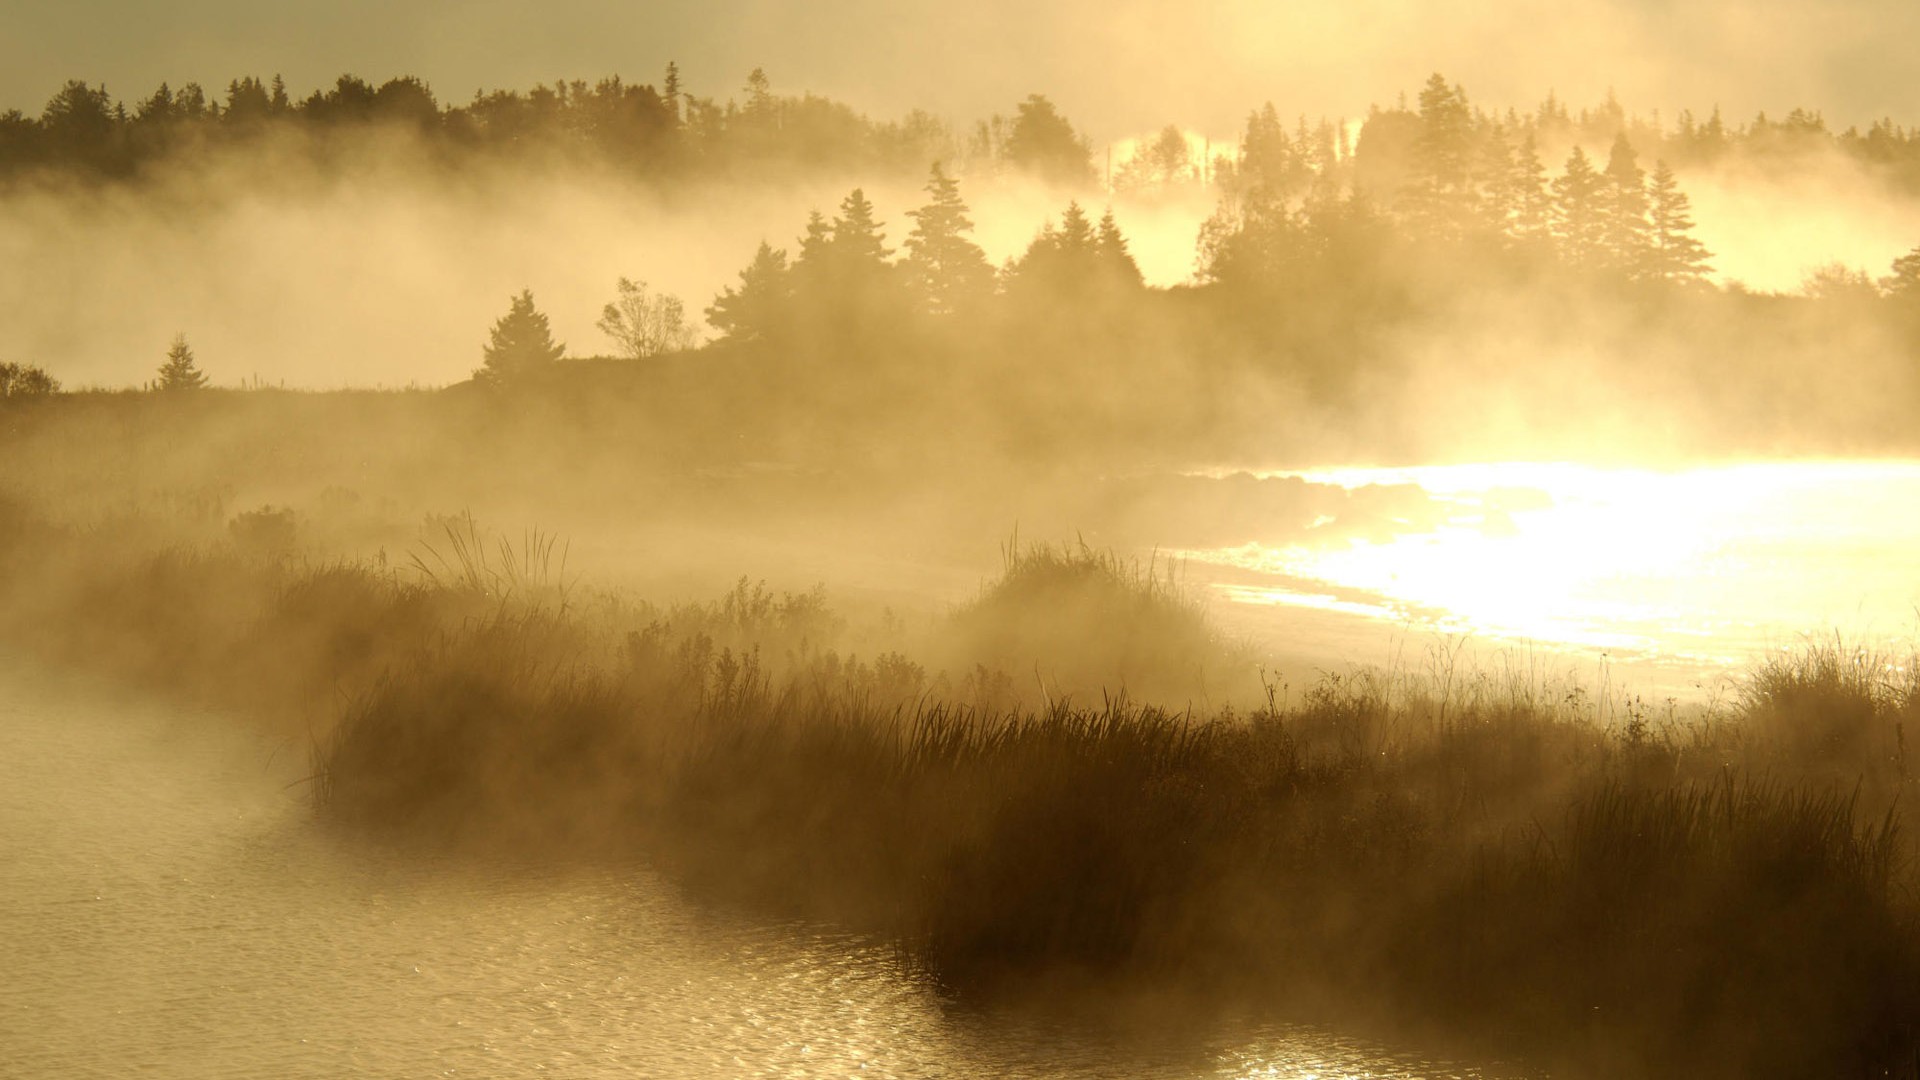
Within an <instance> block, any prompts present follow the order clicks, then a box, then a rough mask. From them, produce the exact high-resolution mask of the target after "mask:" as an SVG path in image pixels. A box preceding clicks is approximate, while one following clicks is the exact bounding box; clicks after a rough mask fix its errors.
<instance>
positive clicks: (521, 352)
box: [473, 289, 567, 388]
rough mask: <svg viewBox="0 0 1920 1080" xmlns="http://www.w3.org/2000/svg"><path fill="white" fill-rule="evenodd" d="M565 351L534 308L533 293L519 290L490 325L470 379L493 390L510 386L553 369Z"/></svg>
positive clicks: (550, 327) (563, 346) (551, 329)
mask: <svg viewBox="0 0 1920 1080" xmlns="http://www.w3.org/2000/svg"><path fill="white" fill-rule="evenodd" d="M566 351H567V350H566V346H565V345H561V344H559V343H557V342H555V341H554V340H553V328H552V326H551V325H549V324H548V322H547V317H546V316H545V315H544V314H541V312H540V311H539V309H537V308H535V307H534V306H533V292H532V290H530V289H529V290H522V291H521V293H520V295H518V296H516V297H513V299H512V300H511V302H510V303H509V305H508V307H507V313H506V314H505V315H502V316H501V317H500V319H499V321H497V322H495V323H494V324H493V330H492V332H491V333H490V334H489V335H488V339H487V344H486V346H485V347H484V348H483V349H482V350H481V356H482V363H481V366H480V367H479V368H478V369H477V370H475V371H474V373H473V379H474V381H475V382H476V383H479V384H481V385H483V386H489V387H494V388H500V387H508V386H512V385H513V384H514V383H516V382H518V381H521V380H523V379H525V378H527V377H528V376H530V375H533V374H536V373H538V372H539V371H541V370H543V369H545V368H548V367H550V366H552V365H553V363H554V362H555V361H557V360H559V359H560V358H561V357H562V356H564V355H566Z"/></svg>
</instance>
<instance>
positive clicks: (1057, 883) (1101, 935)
mask: <svg viewBox="0 0 1920 1080" xmlns="http://www.w3.org/2000/svg"><path fill="white" fill-rule="evenodd" d="M535 546H537V545H535ZM16 555H18V551H17V549H16ZM1046 560H1047V561H1046V563H1045V564H1044V565H1038V564H1036V565H1032V566H1025V565H1021V564H1018V563H1016V564H1015V565H1013V566H1010V568H1009V575H1008V576H1009V580H1011V581H1016V582H1017V581H1020V580H1022V579H1021V578H1020V575H1022V574H1027V575H1030V577H1031V580H1030V581H1027V582H1026V585H1023V586H1022V587H1020V588H1011V587H1009V588H1001V589H997V590H995V589H990V590H988V592H987V593H986V594H984V596H985V597H986V598H987V599H986V600H983V602H982V603H981V604H978V605H974V606H972V607H970V608H969V609H967V611H964V612H962V614H961V616H960V618H959V621H960V622H961V624H962V629H963V631H965V632H967V633H970V634H977V633H979V632H980V631H979V627H978V626H977V625H976V626H967V625H966V623H965V620H966V619H968V618H970V617H977V615H974V614H971V613H974V612H977V611H978V610H979V609H980V608H981V607H984V606H988V605H989V604H991V605H999V606H1003V607H1006V608H1007V610H996V612H995V618H996V620H998V623H999V624H1017V623H1018V622H1019V621H1020V619H1021V615H1022V612H1021V611H1020V610H1018V608H1019V605H1018V604H1017V603H1015V602H1014V601H1015V598H1017V597H1018V596H1020V595H1022V594H1023V593H1026V594H1030V595H1033V596H1036V597H1039V598H1040V601H1039V602H1040V603H1042V604H1043V605H1044V607H1045V610H1046V611H1047V612H1048V613H1049V617H1053V616H1057V615H1058V613H1059V611H1060V610H1061V609H1062V607H1063V606H1066V605H1063V604H1062V603H1061V602H1060V596H1061V595H1062V589H1063V588H1064V589H1065V590H1066V591H1067V592H1068V593H1069V594H1071V595H1072V596H1077V597H1082V598H1085V597H1092V598H1094V599H1093V600H1091V601H1086V602H1087V603H1090V604H1092V605H1093V607H1094V608H1095V609H1096V610H1099V611H1101V612H1103V614H1102V616H1101V618H1102V619H1104V620H1109V621H1110V620H1113V619H1122V618H1126V617H1128V616H1126V615H1125V611H1126V608H1125V605H1124V604H1120V605H1118V606H1116V603H1115V601H1114V598H1115V597H1123V596H1124V594H1125V593H1126V591H1127V590H1128V589H1130V588H1135V589H1137V588H1142V587H1143V586H1142V585H1141V579H1140V578H1139V577H1138V576H1135V577H1129V576H1128V575H1127V574H1126V573H1125V572H1123V571H1122V570H1118V569H1116V568H1115V566H1114V565H1113V564H1112V563H1110V562H1106V561H1103V560H1102V559H1100V558H1098V557H1094V556H1091V555H1087V556H1084V557H1079V558H1078V559H1077V561H1076V556H1074V555H1073V554H1072V553H1066V554H1062V553H1060V552H1053V553H1049V554H1048V555H1047V556H1046ZM25 561H26V560H23V559H21V558H17V557H16V558H15V559H13V560H11V561H10V562H9V565H10V566H11V567H13V568H14V572H15V575H16V576H15V577H13V578H10V579H9V588H10V591H12V592H13V593H14V594H15V595H22V594H24V593H25V591H26V590H25V588H24V585H23V580H22V578H20V577H19V576H18V575H19V568H20V567H21V566H22V565H24V562H25ZM516 565H517V566H518V567H519V569H518V570H515V571H514V572H512V573H506V572H504V571H502V572H501V573H488V572H486V571H485V569H484V567H482V568H481V569H479V570H476V569H475V568H474V567H473V566H472V565H471V564H470V563H462V564H460V566H459V568H458V570H457V572H455V570H454V569H453V568H449V571H448V572H447V573H444V574H441V575H439V576H437V577H436V576H433V575H428V576H426V577H422V576H420V575H413V576H411V577H409V576H405V575H398V574H394V573H389V572H385V571H379V570H376V569H371V568H366V567H352V566H331V567H323V568H319V569H306V568H296V567H293V566H290V565H287V564H278V565H275V566H264V567H263V566H261V565H259V564H257V563H254V562H249V561H247V560H245V559H243V558H241V557H239V556H237V555H231V554H229V555H219V554H213V555H205V554H203V555H191V554H184V553H178V552H176V553H173V554H165V555H161V556H158V557H143V558H137V559H123V560H121V561H120V562H119V563H117V564H116V565H115V566H114V567H113V568H112V572H110V573H109V572H104V571H99V568H97V567H96V568H95V570H96V571H97V572H95V573H91V574H86V575H79V576H77V577H75V578H74V579H73V580H72V581H70V582H67V583H65V584H63V585H59V586H58V587H55V586H53V585H49V584H47V575H45V574H34V575H32V578H33V580H34V581H35V582H37V583H38V587H37V588H36V590H34V605H35V606H34V610H35V611H37V612H38V613H39V618H40V619H41V620H42V621H41V622H39V623H38V624H35V625H38V626H39V627H40V628H41V632H40V633H39V634H38V641H37V645H38V647H41V648H47V649H51V650H64V651H65V652H67V653H69V654H71V655H77V656H78V657H79V658H81V659H90V660H93V661H95V662H99V661H101V660H102V659H103V658H104V659H107V660H110V661H112V662H115V663H119V664H121V665H122V666H123V667H124V668H125V669H127V670H130V671H133V672H135V673H136V674H138V675H139V676H140V677H143V678H147V679H150V680H154V681H157V682H162V683H165V684H167V685H171V686H176V687H179V688H182V689H186V690H189V691H192V692H196V693H212V694H216V695H224V696H225V697H226V698H227V699H229V700H249V701H256V702H262V703H264V702H268V701H271V700H273V699H274V698H275V696H276V695H280V696H281V697H292V696H298V695H315V694H319V695H320V696H321V699H322V700H323V701H324V702H325V703H326V707H327V708H328V709H330V710H332V711H333V713H334V714H335V719H334V721H333V722H332V723H331V725H330V726H329V727H327V728H326V729H325V731H324V734H322V735H321V736H320V737H319V738H318V740H317V742H316V749H315V789H316V792H317V794H318V798H319V802H320V804H321V806H322V808H323V811H324V813H325V814H326V815H327V816H328V817H329V818H331V819H333V820H336V821H339V822H342V823H344V824H348V825H351V826H354V827H357V828H363V829H369V830H375V831H379V832H382V833H385V834H390V835H397V836H404V837H408V838H410V839H412V840H416V841H422V840H423V841H426V842H431V843H437V844H454V845H481V846H486V847H490V848H491V847H511V848H517V849H521V850H527V851H536V852H543V853H566V854H569V855H576V856H585V857H631V856H639V857H645V858H648V859H651V860H653V861H655V862H656V863H658V864H660V865H662V866H664V867H665V868H667V869H668V870H669V871H671V872H672V873H673V874H674V875H675V876H676V877H677V878H678V879H679V880H681V881H683V882H685V883H686V884H687V886H688V887H689V888H691V889H693V890H694V891H696V892H697V893H699V894H701V895H706V896H710V897H714V898H716V899H724V900H727V901H730V902H736V903H745V904H750V905H754V906H757V907H761V908H766V909H769V910H778V911H781V912H783V913H794V914H801V915H805V916H809V917H815V918H825V919H832V920H836V921H839V922H842V923H844V924H847V925H850V926H855V927H860V928H864V929H869V930H872V931H875V932H878V933H883V934H886V935H889V936H890V937H891V938H892V939H894V940H896V941H898V942H899V943H900V945H901V947H902V949H903V950H904V952H905V953H906V954H907V955H908V956H910V957H912V958H913V959H914V960H915V961H916V962H918V963H919V964H921V965H923V966H924V967H925V968H926V969H927V970H929V971H930V972H932V973H933V974H934V975H935V976H936V977H937V978H938V979H940V980H941V981H942V982H943V983H944V984H945V985H946V986H948V987H949V988H950V989H951V990H952V991H953V992H954V993H955V994H956V995H958V996H959V997H961V998H963V999H968V1000H980V999H995V998H1002V997H1008V996H1013V997H1018V996H1020V995H1022V994H1026V993H1032V992H1035V989H1036V988H1038V987H1055V986H1058V985H1062V984H1063V983H1073V982H1076V981H1077V982H1078V983H1079V984H1081V985H1103V986H1113V985H1117V984H1131V985H1151V986H1155V987H1159V988H1161V989H1165V990H1168V991H1171V992H1177V993H1180V994H1183V995H1185V996H1186V997H1188V998H1189V999H1193V1000H1200V999H1211V1000H1215V1001H1220V1002H1233V1003H1235V1004H1236V1005H1245V1004H1249V1003H1252V1004H1256V1005H1259V1006H1262V1007H1267V1008H1272V1009H1276V1010H1281V1011H1284V1012H1286V1013H1288V1014H1290V1015H1297V1016H1302V1017H1307V1018H1314V1019H1321V1020H1331V1021H1335V1022H1358V1023H1369V1024H1371V1023H1377V1024H1381V1025H1392V1026H1394V1027H1395V1028H1396V1029H1398V1030H1406V1029H1408V1028H1411V1027H1419V1028H1421V1029H1423V1030H1426V1031H1429V1032H1441V1033H1445V1034H1447V1035H1448V1036H1451V1037H1458V1038H1462V1039H1465V1040H1468V1041H1469V1042H1471V1043H1472V1044H1473V1045H1477V1046H1480V1047H1483V1048H1486V1049H1489V1050H1493V1051H1497V1052H1501V1053H1518V1054H1521V1055H1523V1056H1526V1057H1528V1058H1530V1059H1532V1060H1536V1061H1539V1062H1543V1063H1546V1064H1549V1065H1553V1066H1558V1067H1560V1068H1561V1069H1562V1070H1563V1071H1566V1072H1573V1073H1580V1074H1588V1075H1599V1076H1636V1075H1654V1076H1698V1075H1713V1076H1783V1077H1785V1076H1863V1075H1912V1065H1913V1062H1914V1054H1915V1049H1916V1030H1917V1028H1920V934H1917V933H1916V925H1915V923H1914V921H1913V920H1914V904H1913V899H1914V894H1913V884H1914V876H1913V866H1912V862H1911V859H1910V855H1911V852H1912V850H1913V845H1912V843H1911V839H1910V837H1909V836H1908V835H1907V834H1906V833H1905V832H1903V831H1902V829H1901V817H1900V811H1899V807H1900V801H1901V796H1902V793H1903V792H1904V791H1905V789H1906V787H1907V785H1908V784H1909V782H1910V781H1909V777H1908V775H1907V762H1906V757H1905V749H1904V748H1905V731H1906V729H1907V727H1908V726H1909V724H1910V723H1911V722H1912V721H1913V720H1914V719H1915V718H1916V710H1917V709H1920V694H1916V690H1915V681H1914V675H1913V669H1912V667H1911V665H1908V666H1907V667H1906V668H1905V669H1903V670H1902V669H1898V668H1897V667H1896V666H1894V665H1890V664H1888V663H1887V662H1886V660H1885V658H1881V657H1874V656H1870V655H1867V654H1863V653H1858V652H1855V651H1851V650H1848V649H1846V648H1843V647H1841V646H1840V645H1838V644H1833V645H1825V646H1815V647H1810V648H1807V649H1804V650H1801V651H1799V652H1797V653H1794V654H1792V655H1790V656H1785V657H1782V658H1780V659H1778V660H1776V661H1774V662H1771V663H1769V664H1766V665H1763V666H1762V667H1760V668H1758V669H1757V670H1756V671H1755V672H1753V673H1752V675H1751V677H1750V679H1749V680H1748V682H1747V684H1746V689H1745V694H1744V696H1743V697H1742V698H1741V700H1740V702H1739V703H1738V705H1737V707H1735V708H1733V709H1732V710H1731V711H1728V712H1726V713H1723V714H1720V715H1715V716H1704V717H1701V718H1698V719H1695V720H1690V721H1685V722H1681V721H1677V720H1671V719H1669V720H1665V721H1661V720H1657V719H1650V718H1649V717H1648V716H1647V715H1646V714H1645V712H1644V711H1643V710H1641V709H1639V708H1637V707H1634V708H1630V709H1629V710H1627V711H1626V712H1625V713H1624V714H1623V715H1622V716H1619V717H1607V716H1603V715H1599V714H1597V713H1596V712H1595V711H1594V709H1593V707H1592V705H1591V702H1590V699H1587V698H1583V697H1582V696H1581V695H1579V694H1577V693H1567V692H1564V691H1563V689H1562V688H1558V687H1551V686H1547V685H1544V684H1543V683H1541V682H1540V681H1539V680H1537V679H1534V678H1532V677H1531V676H1527V675H1518V676H1516V675H1512V674H1507V675H1501V676H1494V675H1482V676H1478V677H1471V678H1464V679H1463V678H1459V677H1458V676H1457V675H1453V674H1450V675H1449V677H1448V678H1447V679H1445V680H1439V679H1426V678H1421V677H1419V676H1416V675H1410V674H1406V673H1398V674H1396V673H1384V672H1378V671H1362V672H1359V673H1357V674H1353V675H1346V676H1340V677H1329V678H1328V679H1326V680H1325V681H1323V682H1322V683H1320V684H1319V685H1317V686H1315V687H1312V688H1310V689H1309V690H1308V691H1307V692H1306V693H1305V694H1303V695H1301V696H1300V698H1299V700H1298V701H1297V702H1296V701H1290V700H1288V699H1286V698H1285V697H1284V696H1283V695H1281V694H1280V693H1278V692H1275V693H1274V694H1272V695H1270V696H1268V697H1267V698H1266V700H1264V701H1262V702H1260V703H1259V704H1258V707H1257V708H1255V709H1253V710H1252V711H1250V712H1243V713H1236V712H1234V711H1232V710H1231V709H1228V708H1226V707H1221V708H1219V709H1218V710H1216V711H1214V712H1211V713H1209V714H1207V715H1204V716H1201V715H1196V714H1193V713H1191V712H1187V711H1180V712H1172V711H1167V710H1163V709H1159V708H1155V707H1153V706H1151V705H1147V704H1137V703H1135V702H1133V701H1129V700H1126V699H1125V698H1111V699H1101V700H1099V701H1098V702H1097V703H1094V702H1086V703H1084V704H1079V703H1076V702H1075V701H1074V700H1071V699H1068V698H1064V697H1051V698H1050V700H1045V701H1043V702H1041V703H1040V704H1038V705H1037V706H1031V707H1019V706H1011V705H1006V704H1004V703H1001V702H1000V701H999V700H998V699H996V698H995V697H993V696H992V695H980V694H972V695H970V694H969V693H967V692H965V689H966V684H964V683H963V684H962V685H961V686H955V685H954V684H951V683H946V682H943V681H942V680H941V679H940V678H939V677H938V676H937V675H936V676H934V677H932V678H930V677H929V676H928V675H927V673H926V672H925V671H923V670H922V669H921V668H920V667H919V666H918V665H916V664H915V663H913V662H912V661H910V660H908V659H906V658H905V657H902V656H899V655H895V654H885V655H880V656H877V657H874V658H873V659H870V660H860V659H854V658H849V657H846V656H843V655H841V654H840V653H838V652H835V651H833V650H832V649H831V648H830V647H829V646H830V642H831V639H832V637H833V634H834V629H835V626H836V623H835V620H834V619H833V617H832V615H831V613H830V612H828V611H827V610H826V609H825V606H824V604H823V603H822V602H821V600H820V598H819V596H818V595H817V594H803V595H799V596H775V595H773V594H770V593H767V592H766V591H764V590H757V589H752V588H749V587H746V586H744V585H743V586H742V588H741V589H739V590H736V592H735V593H734V594H732V595H730V596H728V597H726V598H723V599H722V600H721V601H719V602H716V603H714V604H712V605H703V606H691V607H683V608H678V609H672V610H659V609H653V608H648V607H644V606H634V605H624V606H623V605H617V604H607V603H588V602H586V601H584V600H583V599H582V598H581V597H580V596H578V595H575V594H569V593H567V592H565V591H563V590H554V589H552V588H550V587H548V586H546V585H545V584H544V583H543V577H542V575H540V574H534V573H530V572H526V571H527V570H528V563H527V559H526V557H525V551H524V549H523V550H522V552H521V553H520V558H519V561H518V563H517V564H516ZM503 574H504V576H502V575H503ZM1103 575H1104V577H1103ZM1003 584H1004V583H1003ZM1026 586H1032V587H1031V588H1028V587H1026ZM1150 587H1151V588H1153V589H1159V588H1161V586H1160V585H1159V584H1158V583H1157V580H1156V581H1155V583H1154V584H1152V585H1151V586H1150ZM1165 600H1166V597H1164V596H1159V597H1157V598H1156V597H1153V596H1149V597H1144V598H1136V604H1137V607H1136V610H1135V614H1134V616H1132V617H1134V618H1139V617H1140V615H1139V613H1140V612H1146V613H1149V614H1151V613H1152V612H1155V611H1162V610H1165V608H1164V603H1163V602H1164V601H1165ZM12 610H15V611H16V612H17V611H19V610H20V608H19V607H17V606H15V607H14V608H13V609H12ZM1172 610H1175V611H1176V612H1177V611H1178V609H1177V608H1175V609H1172ZM1116 612H1119V614H1116ZM49 627H57V628H58V632H57V633H49V632H46V630H47V628H49ZM29 629H30V627H28V626H24V625H23V624H22V623H21V621H20V620H18V619H15V620H13V621H12V622H11V625H10V626H9V627H8V631H9V633H10V634H11V635H12V636H13V637H14V638H15V639H16V640H19V639H21V638H22V637H25V636H32V635H30V634H29ZM1113 629H1114V628H1113V627H1111V626H1104V625H1086V624H1081V625H1079V626H1077V627H1076V626H1074V625H1060V626H1057V627H1053V628H1052V629H1050V631H1049V632H1050V633H1058V634H1072V633H1080V634H1083V635H1086V636H1089V637H1092V636H1096V635H1099V634H1102V633H1107V632H1109V631H1111V630H1113ZM1191 630H1192V628H1191V627H1184V628H1182V627H1176V629H1175V631H1174V634H1175V636H1176V637H1177V638H1178V639H1179V640H1185V641H1191V640H1194V639H1193V637H1192V634H1191ZM1165 632H1166V631H1165V628H1153V627H1134V628H1131V629H1129V630H1128V631H1127V632H1126V633H1123V634H1122V635H1121V637H1120V640H1121V641H1122V642H1123V646H1122V648H1121V649H1120V653H1119V654H1120V655H1122V656H1124V657H1126V658H1127V662H1128V663H1138V662H1139V661H1140V659H1141V657H1142V656H1143V655H1144V654H1143V653H1142V652H1141V651H1140V650H1135V649H1131V647H1130V646H1125V645H1124V643H1125V642H1128V641H1148V640H1153V637H1152V635H1154V634H1163V633H1165ZM999 640H1005V638H1004V637H1002V638H1001V639H999ZM89 645H90V647H91V651H89V648H87V647H83V646H89ZM1080 655H1092V654H1091V653H1082V654H1080ZM1189 659H1191V658H1190V657H1186V656H1184V655H1183V656H1182V657H1181V658H1180V663H1181V664H1182V665H1184V664H1186V663H1187V662H1188V660H1189ZM973 689H978V686H977V685H975V686H974V687H973Z"/></svg>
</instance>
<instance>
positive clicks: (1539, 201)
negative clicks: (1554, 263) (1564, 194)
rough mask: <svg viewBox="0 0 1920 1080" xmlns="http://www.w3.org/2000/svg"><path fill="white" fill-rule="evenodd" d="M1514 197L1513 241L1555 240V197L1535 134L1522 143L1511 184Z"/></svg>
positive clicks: (1543, 241) (1525, 138)
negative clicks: (1550, 189) (1542, 162)
mask: <svg viewBox="0 0 1920 1080" xmlns="http://www.w3.org/2000/svg"><path fill="white" fill-rule="evenodd" d="M1509 187H1510V189H1511V191H1512V197H1513V219H1512V230H1513V233H1512V235H1513V238H1514V239H1515V240H1519V241H1521V242H1522V243H1545V242H1547V241H1549V240H1551V239H1552V237H1553V197H1552V195H1551V194H1550V192H1549V189H1548V187H1547V167H1546V166H1545V165H1543V164H1541V162H1540V151H1539V150H1538V149H1537V148H1536V147H1535V146H1534V142H1533V132H1531V131H1529V132H1527V134H1526V136H1525V137H1524V138H1522V139H1521V140H1520V149H1519V151H1518V152H1517V153H1516V154H1515V155H1514V159H1513V177H1512V179H1511V180H1510V181H1509Z"/></svg>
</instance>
